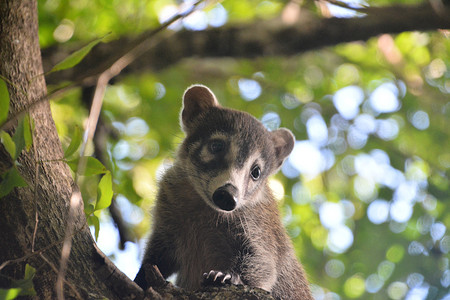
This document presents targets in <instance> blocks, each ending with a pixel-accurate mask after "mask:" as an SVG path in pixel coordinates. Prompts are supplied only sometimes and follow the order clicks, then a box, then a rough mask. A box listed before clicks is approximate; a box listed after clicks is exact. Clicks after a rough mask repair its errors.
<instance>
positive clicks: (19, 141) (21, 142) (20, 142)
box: [13, 118, 25, 160]
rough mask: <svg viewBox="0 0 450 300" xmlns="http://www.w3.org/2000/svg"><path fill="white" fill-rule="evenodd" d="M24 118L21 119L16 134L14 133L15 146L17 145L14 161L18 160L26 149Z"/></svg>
mask: <svg viewBox="0 0 450 300" xmlns="http://www.w3.org/2000/svg"><path fill="white" fill-rule="evenodd" d="M23 121H24V118H21V119H20V120H19V123H18V124H17V128H16V132H14V136H13V140H14V144H16V154H15V156H14V157H13V160H16V159H17V157H19V155H20V153H21V152H22V150H23V148H24V147H25V139H24V126H23V123H24V122H23Z"/></svg>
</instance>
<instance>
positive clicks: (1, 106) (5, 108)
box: [0, 78, 9, 124]
mask: <svg viewBox="0 0 450 300" xmlns="http://www.w3.org/2000/svg"><path fill="white" fill-rule="evenodd" d="M8 112H9V93H8V88H7V87H6V82H5V81H4V80H3V79H1V78H0V124H3V122H5V121H6V119H7V118H8Z"/></svg>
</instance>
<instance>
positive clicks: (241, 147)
mask: <svg viewBox="0 0 450 300" xmlns="http://www.w3.org/2000/svg"><path fill="white" fill-rule="evenodd" d="M181 122H182V127H183V129H184V131H185V132H186V138H185V140H184V141H183V144H182V145H181V146H180V149H179V151H178V155H177V158H176V161H175V163H174V165H173V166H172V167H171V168H170V169H169V170H168V171H167V172H166V173H165V175H164V176H163V178H162V180H161V181H160V183H159V193H158V196H157V201H156V205H155V208H154V212H153V231H152V234H151V237H150V240H149V244H148V247H147V249H146V252H145V255H144V260H143V264H154V265H157V266H158V268H159V269H160V271H161V273H162V275H163V276H164V277H165V278H167V277H168V276H170V275H171V274H173V273H177V285H179V286H180V287H183V288H187V289H190V290H195V289H198V288H200V287H201V284H202V283H205V282H206V281H205V278H204V276H203V274H204V273H205V272H206V273H208V272H209V271H211V270H214V271H220V272H223V273H224V274H229V275H231V283H234V284H246V285H249V286H255V287H260V288H263V289H265V290H267V291H270V292H271V293H272V295H273V296H274V297H275V298H278V299H312V296H311V294H310V291H309V287H308V282H307V280H306V278H305V274H304V272H303V269H302V267H301V265H300V264H299V262H298V261H297V259H296V256H295V253H294V250H293V247H292V244H291V242H290V240H289V237H288V236H287V234H286V231H285V229H284V228H283V226H282V224H281V221H280V216H279V212H278V208H277V203H276V200H275V199H274V197H273V195H272V192H271V190H270V188H269V187H268V185H267V178H268V176H269V175H271V174H273V173H275V172H276V171H277V170H278V169H279V168H280V166H281V164H282V162H283V160H284V159H285V158H286V157H287V155H288V154H289V153H290V152H291V150H292V147H293V143H294V139H293V136H292V134H291V133H290V132H289V131H288V130H285V129H280V130H277V131H273V132H269V131H267V130H266V129H265V128H264V126H263V125H262V124H261V122H259V121H258V120H257V119H255V118H254V117H252V116H251V115H249V114H247V113H244V112H239V111H235V110H231V109H226V108H222V107H220V106H219V104H218V102H217V100H216V99H215V97H214V95H213V94H212V92H211V91H210V90H209V89H207V88H206V87H203V86H193V87H191V88H190V89H188V91H187V92H186V93H185V96H184V108H183V111H182V114H181ZM211 137H213V138H216V137H218V138H219V139H223V140H225V141H226V145H225V150H224V151H223V153H222V152H219V154H216V153H215V154H211V153H209V152H208V151H206V150H205V147H206V146H205V144H208V143H209V141H210V139H211ZM208 149H209V148H208ZM219 149H220V148H219ZM255 164H258V166H260V167H261V170H262V171H261V175H260V178H259V179H258V180H253V179H252V178H251V176H250V175H249V172H250V168H253V167H252V166H254V165H255ZM225 183H227V184H228V185H233V186H236V190H237V191H236V193H235V195H236V199H237V204H236V207H235V208H234V209H231V211H224V210H221V209H220V208H218V207H217V206H216V205H215V204H214V202H213V201H212V200H211V197H212V196H211V195H212V193H213V192H214V190H216V189H217V188H218V187H219V186H220V185H221V184H225ZM233 195H234V193H233ZM227 279H228V277H227ZM135 281H136V282H137V283H138V284H139V285H140V286H141V287H143V288H147V287H148V284H147V282H146V281H145V276H144V274H143V268H141V271H140V272H139V273H138V275H137V276H136V279H135ZM214 283H216V282H214Z"/></svg>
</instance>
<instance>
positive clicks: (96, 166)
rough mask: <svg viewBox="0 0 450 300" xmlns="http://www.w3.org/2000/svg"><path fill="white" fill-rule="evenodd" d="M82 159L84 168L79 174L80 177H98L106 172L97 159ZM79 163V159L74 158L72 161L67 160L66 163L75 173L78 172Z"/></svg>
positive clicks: (90, 157) (88, 157)
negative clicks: (84, 164) (84, 160)
mask: <svg viewBox="0 0 450 300" xmlns="http://www.w3.org/2000/svg"><path fill="white" fill-rule="evenodd" d="M83 159H86V168H85V169H84V173H83V174H80V175H84V176H91V175H99V174H104V173H106V172H107V171H108V170H107V169H106V168H105V166H104V165H103V164H102V163H101V162H100V161H99V160H98V159H96V158H93V157H92V156H84V157H83ZM79 161H80V158H76V159H73V160H69V161H68V162H67V164H68V165H69V167H70V168H71V169H72V171H74V172H75V173H77V172H78V163H79Z"/></svg>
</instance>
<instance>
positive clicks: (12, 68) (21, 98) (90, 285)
mask: <svg viewBox="0 0 450 300" xmlns="http://www.w3.org/2000/svg"><path fill="white" fill-rule="evenodd" d="M0 59H1V60H0V61H1V64H0V75H1V76H2V78H3V79H4V80H5V81H6V82H7V83H8V84H7V85H8V91H9V94H10V101H11V103H10V106H11V107H10V111H9V118H11V116H14V115H15V114H16V113H17V112H19V111H21V110H23V109H25V108H27V107H30V105H31V104H32V103H33V102H36V101H38V104H36V105H34V106H33V108H32V109H31V110H30V111H29V114H30V116H31V118H32V119H33V120H34V123H35V129H34V133H33V145H32V148H31V149H30V151H28V152H27V151H25V150H23V151H22V153H21V154H20V156H19V157H18V163H17V166H18V170H19V172H20V174H21V175H22V176H23V178H24V179H25V180H26V182H27V183H28V187H24V188H16V189H14V190H13V191H12V192H11V193H10V194H8V195H7V196H5V197H3V198H1V199H0V212H1V217H0V228H1V230H0V241H1V243H0V288H11V287H12V286H13V285H14V281H15V280H20V279H22V278H24V270H25V265H26V264H29V265H31V266H32V267H34V268H35V269H36V274H35V277H34V279H33V284H34V288H35V290H36V293H37V296H36V297H30V298H38V299H56V292H55V285H56V280H57V275H58V272H59V271H58V269H59V265H60V262H61V248H62V244H63V240H64V238H65V237H66V234H67V232H66V229H65V228H66V225H67V222H68V221H67V220H68V213H69V207H70V202H71V201H70V199H71V196H72V194H73V190H75V191H76V190H77V188H76V186H75V185H74V182H73V180H72V177H71V174H70V171H69V168H68V166H67V165H66V164H65V163H63V162H61V161H60V160H61V158H62V157H63V151H62V148H61V143H60V141H59V138H58V135H57V132H56V128H55V124H54V122H53V119H52V116H51V112H50V106H49V103H48V102H47V101H39V99H41V98H42V97H44V96H45V95H46V92H47V91H46V84H45V80H44V77H43V75H42V74H43V68H42V61H41V54H40V49H39V41H38V20H37V5H36V0H21V1H17V0H3V1H2V2H0ZM16 125H17V121H16ZM13 127H15V126H13ZM14 130H15V129H14V128H12V129H11V131H14ZM0 162H1V164H0V172H4V171H5V170H6V169H7V168H9V167H11V166H12V164H13V162H12V160H11V157H10V155H9V154H8V152H6V150H5V149H4V147H3V146H2V145H0ZM80 203H81V205H78V206H76V209H75V210H73V214H74V215H73V220H74V223H73V226H74V234H73V235H72V247H71V252H70V258H69V260H68V267H67V271H66V274H65V276H64V278H65V279H64V289H63V292H64V297H65V298H69V299H104V298H107V299H144V298H145V299H159V298H163V297H164V298H170V297H172V298H177V299H212V298H214V299H230V298H235V299H270V296H269V295H267V293H266V292H263V291H259V290H252V289H249V288H247V287H230V288H228V289H220V290H219V289H217V288H210V289H205V290H203V291H200V292H197V293H188V292H185V291H182V290H179V289H176V288H174V287H173V286H171V285H170V284H167V283H166V282H165V281H164V280H163V279H162V277H161V276H160V275H158V272H156V271H155V270H154V269H152V268H151V267H149V269H150V270H149V275H150V279H152V282H154V283H155V284H154V287H153V288H151V289H149V290H148V291H146V292H145V293H144V291H143V290H142V289H140V288H139V287H138V286H137V285H136V284H135V283H134V282H132V281H131V280H130V279H129V278H128V277H126V276H125V275H124V274H123V273H122V272H120V271H119V270H118V269H117V268H116V267H115V266H114V265H113V264H112V263H111V261H110V260H109V259H108V258H107V257H105V256H104V255H103V253H102V252H101V251H100V250H99V249H98V248H97V247H96V245H95V242H94V240H93V238H92V236H91V234H90V231H89V228H88V226H87V225H86V220H85V216H84V212H83V208H82V202H80ZM80 203H79V204H80ZM152 275H153V277H151V276H152Z"/></svg>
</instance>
